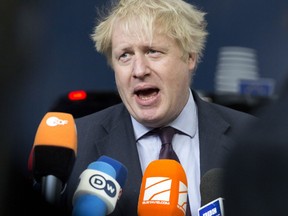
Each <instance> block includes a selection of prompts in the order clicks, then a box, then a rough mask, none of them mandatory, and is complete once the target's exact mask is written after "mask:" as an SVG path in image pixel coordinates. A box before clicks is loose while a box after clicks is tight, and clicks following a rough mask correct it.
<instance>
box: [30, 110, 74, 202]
mask: <svg viewBox="0 0 288 216" xmlns="http://www.w3.org/2000/svg"><path fill="white" fill-rule="evenodd" d="M76 154H77V131H76V125H75V122H74V118H73V116H72V115H71V114H68V113H62V112H48V113H46V115H45V116H44V117H43V119H42V121H41V122H40V124H39V126H38V129H37V133H36V136H35V139H34V145H33V148H32V151H31V156H30V157H29V162H28V163H30V165H29V166H30V167H31V163H32V173H33V178H34V179H35V180H36V182H37V183H40V184H41V191H42V195H43V196H44V197H45V199H46V200H47V201H48V202H51V203H56V202H58V201H59V199H60V194H61V190H62V188H63V186H64V184H65V183H66V181H67V180H68V178H69V176H70V173H71V171H72V168H73V166H74V162H75V159H76ZM31 161H32V162H31Z"/></svg>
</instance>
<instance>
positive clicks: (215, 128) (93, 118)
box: [66, 92, 254, 216]
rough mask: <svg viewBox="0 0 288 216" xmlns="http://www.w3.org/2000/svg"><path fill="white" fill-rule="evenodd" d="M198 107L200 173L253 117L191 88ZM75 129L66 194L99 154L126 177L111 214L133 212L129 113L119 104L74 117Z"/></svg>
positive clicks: (217, 162)
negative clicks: (72, 163)
mask: <svg viewBox="0 0 288 216" xmlns="http://www.w3.org/2000/svg"><path fill="white" fill-rule="evenodd" d="M193 95H194V98H195V100H196V104H197V108H198V118H199V140H200V169H201V176H203V175H204V174H205V173H206V172H207V171H208V170H210V169H212V168H217V167H222V164H223V159H224V158H225V157H226V155H227V153H229V151H230V149H231V148H232V147H233V145H234V143H235V142H234V140H233V139H232V138H233V137H234V133H236V132H237V131H238V130H240V129H241V127H242V126H243V125H245V124H247V123H248V122H249V121H252V120H253V119H254V118H253V117H252V116H250V115H248V114H246V113H242V112H239V111H235V110H232V109H229V108H227V107H223V106H219V105H216V104H211V103H208V102H206V101H203V100H202V99H200V98H199V97H198V96H197V94H196V93H195V92H193ZM76 125H77V131H78V152H77V160H76V163H75V166H74V169H73V172H72V174H71V177H70V180H69V182H68V186H67V191H66V195H68V205H70V208H71V203H72V201H71V199H72V196H73V194H74V192H75V190H76V188H77V184H78V178H79V176H80V174H81V173H82V172H83V171H84V170H85V169H86V168H87V166H88V165H89V164H90V163H91V162H94V161H96V160H97V159H98V158H99V157H100V156H101V155H106V156H109V157H111V158H113V159H116V160H118V161H119V162H121V163H123V164H124V165H125V166H126V167H127V169H128V178H127V181H126V184H125V186H124V188H123V194H122V196H121V197H120V199H119V201H118V202H117V206H116V208H115V210H114V212H113V213H112V214H111V215H113V216H120V215H123V216H136V215H137V204H138V196H139V190H140V185H141V181H142V172H141V167H140V162H139V157H138V152H137V148H136V142H135V137H134V132H133V126H132V122H131V118H130V115H129V113H128V111H127V109H126V108H125V106H124V105H123V104H118V105H115V106H112V107H109V108H107V109H105V110H102V111H99V112H96V113H94V114H91V115H88V116H85V117H82V118H79V119H77V120H76Z"/></svg>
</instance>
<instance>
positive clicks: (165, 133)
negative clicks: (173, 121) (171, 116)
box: [157, 126, 176, 145]
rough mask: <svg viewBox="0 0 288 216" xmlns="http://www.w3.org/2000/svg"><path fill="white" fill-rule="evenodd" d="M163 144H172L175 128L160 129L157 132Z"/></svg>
mask: <svg viewBox="0 0 288 216" xmlns="http://www.w3.org/2000/svg"><path fill="white" fill-rule="evenodd" d="M157 133H158V135H159V137H160V139H161V142H162V144H163V145H164V144H168V143H170V144H171V142H172V139H173V136H174V134H175V133H176V130H175V129H174V128H173V127H170V126H167V127H163V128H159V129H158V131H157Z"/></svg>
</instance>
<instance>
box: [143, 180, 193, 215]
mask: <svg viewBox="0 0 288 216" xmlns="http://www.w3.org/2000/svg"><path fill="white" fill-rule="evenodd" d="M171 191H172V179H171V178H168V177H149V178H147V179H146V184H145V192H144V197H143V202H142V204H161V205H169V204H170V195H171ZM177 194H178V204H177V207H178V208H179V209H181V210H182V211H184V212H185V211H186V205H187V194H188V192H187V186H186V185H185V184H184V183H183V182H181V181H179V187H178V188H177Z"/></svg>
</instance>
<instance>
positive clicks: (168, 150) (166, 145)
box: [155, 126, 191, 216]
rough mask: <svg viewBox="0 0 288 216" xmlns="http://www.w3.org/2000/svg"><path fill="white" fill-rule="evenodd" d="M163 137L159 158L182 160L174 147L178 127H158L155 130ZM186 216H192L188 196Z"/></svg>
mask: <svg viewBox="0 0 288 216" xmlns="http://www.w3.org/2000/svg"><path fill="white" fill-rule="evenodd" d="M155 132H156V133H157V134H158V136H159V137H160V139H161V142H162V146H161V150H160V153H159V159H164V158H166V159H174V160H176V161H178V162H179V163H180V160H179V158H178V156H177V154H176V152H175V151H174V150H173V147H172V139H173V136H174V134H175V133H176V129H174V128H173V127H170V126H167V127H163V128H158V129H156V131H155ZM186 216H191V212H190V206H189V198H188V197H187V207H186Z"/></svg>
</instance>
